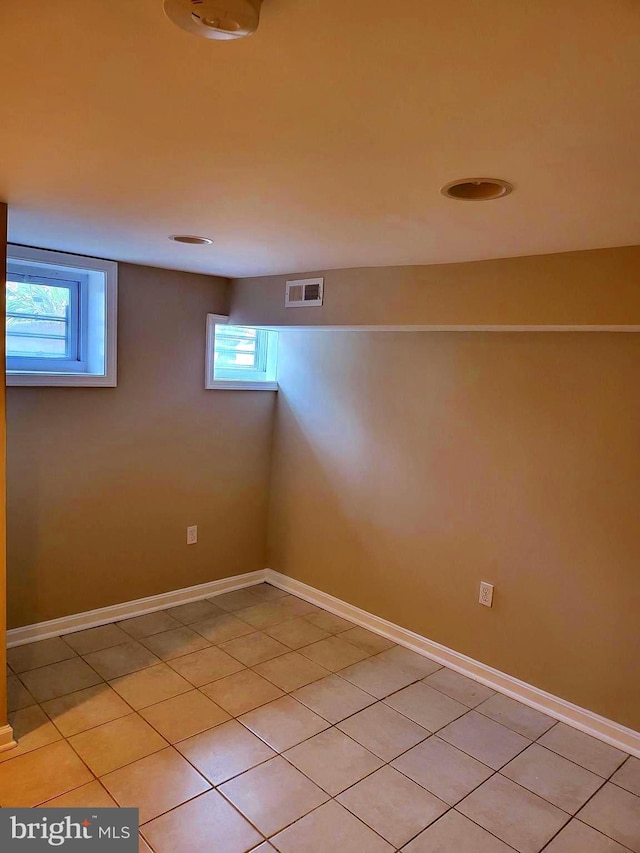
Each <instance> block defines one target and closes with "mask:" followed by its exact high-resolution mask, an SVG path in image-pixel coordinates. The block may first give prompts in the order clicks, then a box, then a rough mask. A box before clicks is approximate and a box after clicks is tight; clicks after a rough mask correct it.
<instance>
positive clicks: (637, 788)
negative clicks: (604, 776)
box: [611, 756, 640, 797]
mask: <svg viewBox="0 0 640 853" xmlns="http://www.w3.org/2000/svg"><path fill="white" fill-rule="evenodd" d="M611 781H612V782H615V784H616V785H619V786H620V787H621V788H624V789H625V790H626V791H630V792H631V793H632V794H635V795H636V796H637V797H640V758H634V757H633V756H631V757H629V758H627V760H626V761H625V763H624V764H623V765H622V767H621V768H620V769H619V770H617V771H616V772H615V773H614V775H613V777H612V779H611Z"/></svg>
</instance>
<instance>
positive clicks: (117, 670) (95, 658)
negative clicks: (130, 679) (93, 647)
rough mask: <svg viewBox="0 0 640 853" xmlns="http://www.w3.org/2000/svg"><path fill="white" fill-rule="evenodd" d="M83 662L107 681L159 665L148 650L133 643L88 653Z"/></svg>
mask: <svg viewBox="0 0 640 853" xmlns="http://www.w3.org/2000/svg"><path fill="white" fill-rule="evenodd" d="M85 660H86V661H87V663H88V664H90V666H92V667H93V668H94V669H95V670H97V671H98V672H99V673H100V675H101V676H102V677H103V678H105V679H107V680H109V679H111V678H119V677H120V676H121V675H128V674H129V673H131V672H138V671H139V670H141V669H145V667H147V666H153V665H154V664H157V663H160V659H159V658H157V657H156V656H155V655H154V654H152V653H151V652H150V651H149V649H145V647H144V646H141V645H140V643H134V642H130V643H124V644H123V645H122V646H113V647H111V648H108V649H101V650H100V651H98V652H90V653H89V654H88V655H85Z"/></svg>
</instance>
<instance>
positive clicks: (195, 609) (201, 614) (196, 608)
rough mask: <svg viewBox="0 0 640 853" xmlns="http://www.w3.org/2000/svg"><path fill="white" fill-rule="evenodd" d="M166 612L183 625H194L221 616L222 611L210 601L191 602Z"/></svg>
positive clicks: (170, 608) (168, 609)
mask: <svg viewBox="0 0 640 853" xmlns="http://www.w3.org/2000/svg"><path fill="white" fill-rule="evenodd" d="M166 612H167V613H168V614H169V616H172V617H173V618H174V619H177V621H178V622H181V623H182V624H183V625H192V624H193V623H194V622H202V620H203V619H209V618H210V617H211V616H220V614H221V613H222V611H221V610H220V608H219V607H216V605H215V604H212V603H211V602H210V601H206V600H203V601H191V602H190V603H189V604H178V606H177V607H169V608H167V610H166Z"/></svg>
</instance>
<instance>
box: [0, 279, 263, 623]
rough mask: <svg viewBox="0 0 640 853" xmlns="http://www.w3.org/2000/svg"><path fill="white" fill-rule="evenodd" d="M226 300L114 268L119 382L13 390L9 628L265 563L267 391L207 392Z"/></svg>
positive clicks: (202, 286) (187, 282) (208, 285)
mask: <svg viewBox="0 0 640 853" xmlns="http://www.w3.org/2000/svg"><path fill="white" fill-rule="evenodd" d="M226 300H227V283H226V282H225V281H223V280H221V279H213V278H209V277H206V276H198V275H191V274H187V273H178V272H170V271H167V270H158V269H151V268H146V267H136V266H131V265H127V264H121V265H120V294H119V341H118V387H117V388H113V389H111V388H95V389H93V388H91V389H83V388H10V389H8V403H7V414H8V450H9V471H8V504H9V518H8V545H9V552H8V557H9V560H8V562H9V589H8V601H9V624H10V626H11V627H15V626H19V625H25V624H30V623H33V622H38V621H41V620H45V619H51V618H54V617H58V616H64V615H67V614H71V613H76V612H79V611H84V610H89V609H92V608H96V607H102V606H106V605H109V604H113V603H116V602H121V601H126V600H130V599H135V598H139V597H142V596H148V595H153V594H156V593H161V592H165V591H168V590H173V589H177V588H180V587H186V586H190V585H193V584H199V583H204V582H207V581H211V580H214V579H216V578H222V577H225V576H228V575H234V574H239V573H243V572H248V571H252V570H255V569H261V568H263V567H264V564H265V559H264V549H265V540H266V529H265V528H266V500H267V477H268V463H269V449H270V442H271V430H272V411H273V405H274V396H275V395H273V394H270V393H264V392H226V391H224V392H223V391H205V390H204V349H205V316H206V314H207V312H210V311H211V312H220V311H224V310H225V309H226ZM190 524H197V525H198V526H199V542H198V544H197V545H195V546H190V547H187V546H186V544H185V542H186V527H187V525H190Z"/></svg>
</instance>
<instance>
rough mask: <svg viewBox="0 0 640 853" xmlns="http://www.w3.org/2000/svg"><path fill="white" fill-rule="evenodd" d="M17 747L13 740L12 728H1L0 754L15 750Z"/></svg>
mask: <svg viewBox="0 0 640 853" xmlns="http://www.w3.org/2000/svg"><path fill="white" fill-rule="evenodd" d="M17 745H18V744H17V743H16V741H15V740H14V738H13V729H12V728H11V726H0V752H6V750H8V749H13V748H14V746H17Z"/></svg>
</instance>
